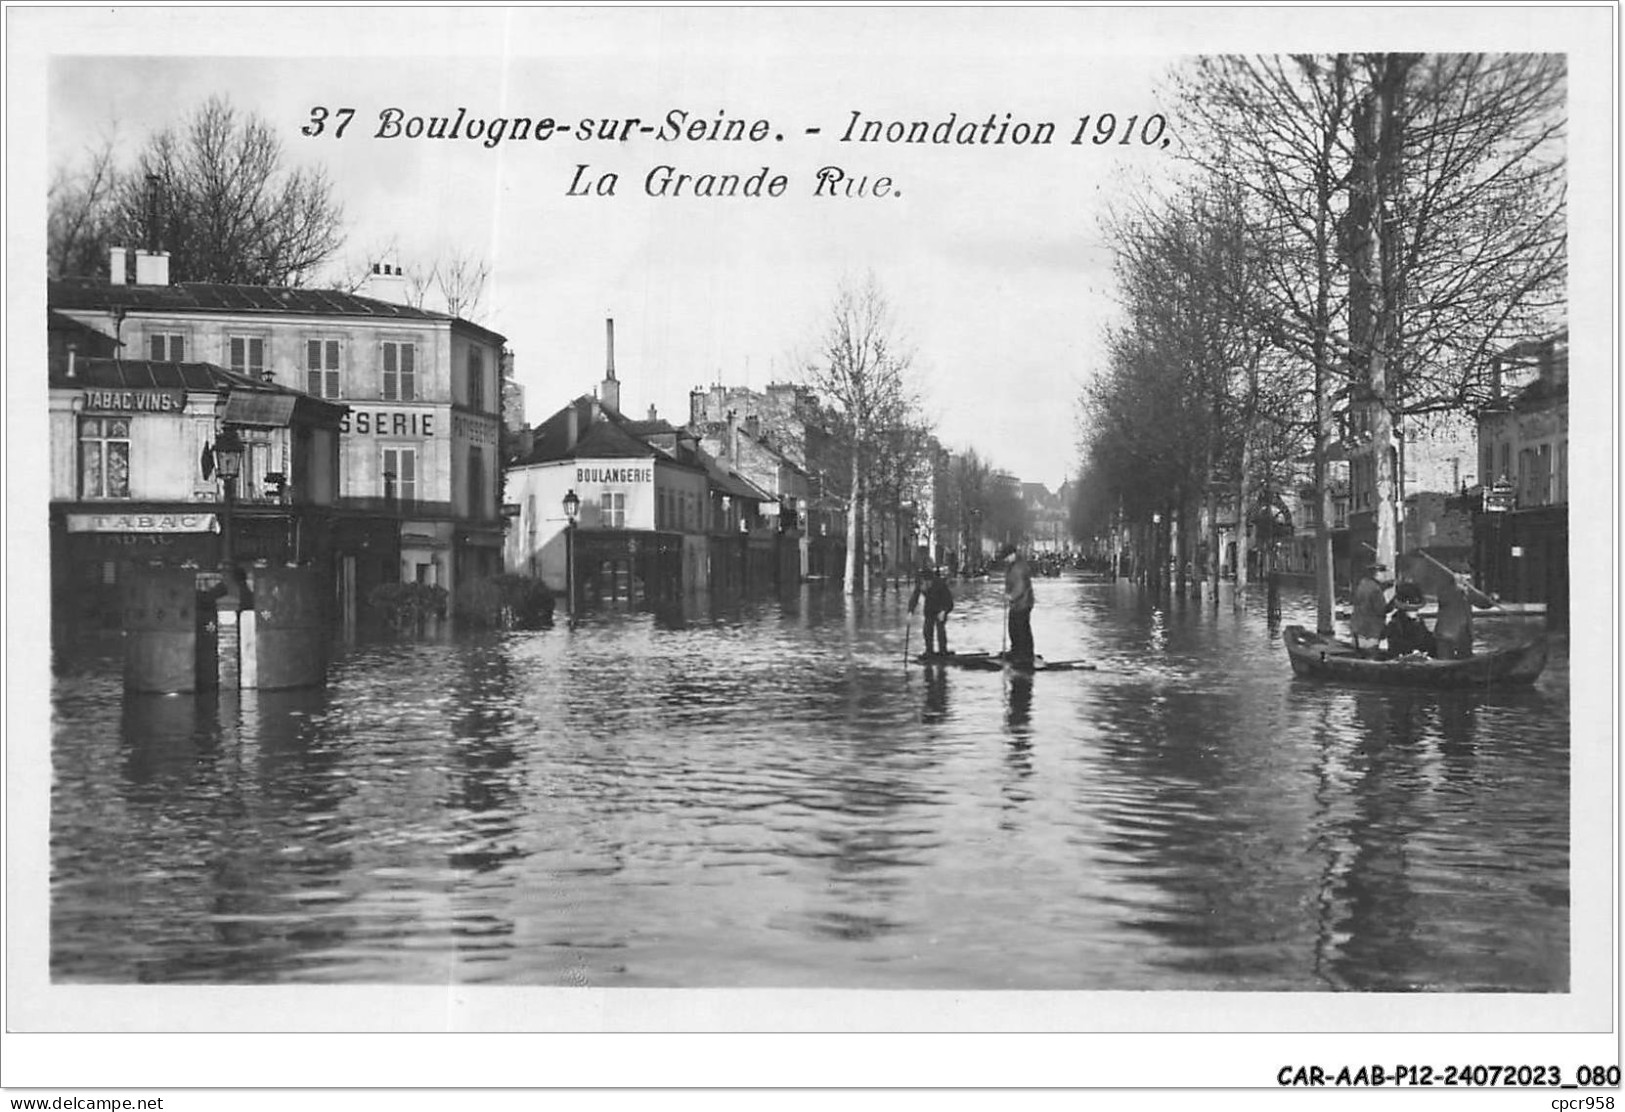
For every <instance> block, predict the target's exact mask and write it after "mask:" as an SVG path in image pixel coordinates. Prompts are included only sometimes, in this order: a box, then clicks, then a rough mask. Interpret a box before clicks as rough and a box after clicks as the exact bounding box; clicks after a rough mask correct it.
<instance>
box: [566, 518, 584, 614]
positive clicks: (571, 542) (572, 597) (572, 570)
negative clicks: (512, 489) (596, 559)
mask: <svg viewBox="0 0 1625 1112" xmlns="http://www.w3.org/2000/svg"><path fill="white" fill-rule="evenodd" d="M580 512H581V499H580V497H579V496H578V495H577V494H576V492H575V491H574V490H571V491H570V492H569V493H568V494H566V495H565V496H564V517H565V521H566V524H565V526H564V585H565V590H566V591H568V592H569V603H570V627H571V628H572V629H574V628H575V624H576V566H575V565H576V514H578V513H580Z"/></svg>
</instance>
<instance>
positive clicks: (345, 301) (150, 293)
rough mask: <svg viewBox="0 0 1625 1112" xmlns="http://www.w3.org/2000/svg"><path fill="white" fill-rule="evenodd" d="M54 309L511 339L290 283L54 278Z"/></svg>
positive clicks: (445, 317) (422, 312)
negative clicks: (423, 327) (373, 325)
mask: <svg viewBox="0 0 1625 1112" xmlns="http://www.w3.org/2000/svg"><path fill="white" fill-rule="evenodd" d="M46 300H47V304H48V305H49V307H50V308H52V309H67V310H72V309H78V310H81V311H93V312H108V311H111V310H115V309H133V310H139V311H143V312H154V313H164V312H169V313H277V314H286V315H289V316H327V317H332V316H340V317H372V318H382V319H388V320H410V321H457V322H458V323H460V324H462V325H464V326H466V327H468V328H473V329H476V330H477V331H480V332H483V333H485V334H486V335H487V336H488V337H491V338H493V339H495V340H496V341H498V342H504V341H505V340H506V337H504V336H502V335H501V334H499V333H496V332H492V331H491V330H490V329H488V328H483V327H481V326H480V325H477V324H474V323H473V322H471V321H465V320H462V319H461V318H459V317H453V316H451V315H449V314H447V313H437V312H434V311H433V310H430V309H414V308H413V307H412V306H410V305H397V304H395V303H393V302H390V301H379V300H377V299H376V298H371V297H363V296H361V295H360V294H354V293H344V292H342V291H340V290H315V289H295V288H293V287H291V286H237V285H227V284H224V283H218V282H177V283H175V284H173V285H169V286H135V285H122V286H121V285H114V284H113V283H111V282H105V281H101V280H99V279H95V278H57V279H52V280H51V282H50V283H49V285H48V287H47V290H46Z"/></svg>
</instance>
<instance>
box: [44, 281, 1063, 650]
mask: <svg viewBox="0 0 1625 1112" xmlns="http://www.w3.org/2000/svg"><path fill="white" fill-rule="evenodd" d="M109 263H110V266H109V271H110V274H109V278H108V279H100V278H96V279H80V278H75V279H62V280H53V281H51V282H50V284H49V289H48V310H49V320H48V332H49V351H48V363H49V366H48V381H49V440H50V513H51V529H50V537H51V554H50V559H51V570H52V589H53V594H54V600H53V601H54V607H53V614H54V616H55V620H56V621H57V622H58V623H59V624H60V625H62V626H65V627H70V628H71V627H92V628H94V627H102V628H106V627H112V626H116V625H118V624H119V621H120V611H119V607H120V580H121V568H123V567H125V566H127V565H128V563H129V562H130V561H142V562H158V563H166V564H174V565H183V566H196V567H198V568H200V569H212V568H215V567H216V566H217V565H218V564H219V562H220V560H221V559H222V556H223V555H224V548H225V543H226V541H227V538H228V535H229V544H230V551H231V554H232V556H233V557H234V558H235V559H236V560H238V561H263V562H266V563H268V564H303V565H309V566H314V567H317V568H320V569H323V570H324V571H326V572H328V573H329V574H330V575H331V579H332V583H333V604H334V610H335V621H338V622H342V623H345V624H355V623H358V622H362V621H364V620H365V618H366V615H367V605H366V604H367V599H368V598H369V596H370V595H371V594H372V593H373V592H374V591H376V590H377V588H379V587H380V586H381V585H384V584H391V583H398V582H402V581H407V582H416V583H421V584H425V585H428V586H433V587H441V588H444V589H445V590H446V592H447V595H448V607H449V609H450V610H451V611H452V612H453V613H455V610H456V607H457V605H458V595H459V591H460V589H461V588H463V587H465V586H467V585H469V584H471V583H473V582H476V581H478V580H481V579H485V578H488V577H491V576H495V575H498V574H501V573H503V572H509V573H516V574H521V575H529V576H534V577H537V578H540V579H542V580H544V581H546V582H547V583H548V585H549V586H550V587H552V588H554V589H555V590H557V591H559V592H561V593H563V592H566V591H567V590H568V589H569V588H570V586H571V584H574V587H575V590H576V591H577V592H579V595H580V597H581V601H582V602H583V603H591V602H594V601H597V602H600V603H602V602H607V601H615V602H625V603H630V604H636V603H640V602H643V601H647V600H649V599H651V598H659V597H662V596H667V595H672V594H675V593H678V592H684V591H690V590H696V589H705V588H710V589H720V590H736V589H751V588H765V587H768V586H774V585H779V586H782V585H784V584H787V583H795V582H798V581H801V580H805V579H810V578H819V577H827V578H838V577H839V576H841V575H842V573H843V568H844V560H845V548H846V534H847V527H848V523H847V516H846V504H845V501H844V500H843V499H841V498H839V497H836V496H835V493H834V492H835V491H837V490H840V489H844V488H842V487H841V486H840V483H839V482H838V481H832V479H833V478H834V477H836V476H839V475H840V474H841V471H840V469H841V467H842V466H844V461H843V460H842V459H841V458H840V455H839V453H838V452H837V451H836V448H835V444H834V439H833V437H832V435H831V433H830V431H829V430H828V428H827V427H826V424H827V423H826V421H825V419H824V416H823V410H822V409H821V408H820V407H819V405H818V400H817V398H815V397H814V396H813V395H811V394H810V393H809V392H808V391H807V390H806V389H805V388H804V387H800V386H795V385H787V384H776V385H771V386H768V387H767V388H766V389H765V390H762V391H751V390H747V389H740V388H727V387H722V386H713V387H710V388H708V389H696V390H695V391H694V392H693V393H692V394H691V396H690V399H689V401H690V405H689V413H688V414H687V415H686V421H685V423H683V424H681V425H673V424H671V423H669V422H667V421H665V420H663V419H661V418H660V417H659V416H658V415H657V414H656V413H655V412H654V410H653V409H651V410H650V411H649V412H648V414H647V416H645V417H643V418H640V419H634V418H633V417H631V416H629V415H628V414H626V413H624V412H623V411H622V408H621V397H620V390H621V383H620V380H619V378H618V376H617V372H616V369H615V363H614V324H613V322H608V324H607V325H606V345H605V346H606V367H605V372H604V378H603V380H602V381H601V382H600V383H599V384H598V385H597V387H596V388H595V389H594V390H593V391H592V392H590V393H587V394H583V395H581V396H579V397H577V398H575V399H573V400H571V401H569V402H567V403H566V404H564V405H562V406H561V407H560V408H559V409H558V410H556V411H555V412H554V413H552V414H551V415H550V416H548V417H546V418H545V419H544V420H542V421H541V422H539V423H537V424H535V425H527V424H526V423H525V420H524V413H523V410H524V401H523V391H522V390H521V389H520V388H519V386H518V385H517V383H516V382H515V381H514V375H513V356H512V354H511V353H510V352H509V351H508V350H507V348H506V339H505V337H503V336H502V335H500V334H498V333H496V332H493V331H491V330H489V329H487V328H483V327H481V326H479V325H476V324H473V323H471V322H469V321H466V320H462V319H459V318H457V317H454V316H450V315H447V314H444V313H437V312H434V311H431V310H427V309H419V308H413V307H411V306H409V305H407V304H405V301H406V296H405V286H404V279H403V278H402V277H401V276H400V273H399V271H398V270H397V269H396V268H394V267H391V266H378V267H375V268H374V273H373V274H372V275H370V276H369V278H368V281H367V283H366V284H365V285H363V286H362V287H361V288H359V289H358V290H357V291H356V292H354V293H345V292H338V291H333V290H306V289H291V288H281V287H259V286H237V285H221V284H212V283H193V282H183V283H172V282H170V281H169V275H168V257H167V256H166V255H165V254H163V253H162V252H156V251H139V252H126V251H124V250H122V249H115V250H114V251H113V252H112V255H111V258H110V259H109ZM132 264H133V269H134V273H133V275H132V274H131V272H130V269H131V266H132ZM132 278H133V280H132ZM228 431H229V433H230V434H231V435H232V436H234V437H235V438H236V441H240V443H241V447H242V455H241V460H242V464H241V473H240V475H238V476H237V477H236V478H235V479H234V480H233V481H232V482H231V483H230V484H229V485H228V483H227V481H226V480H225V479H224V478H223V477H222V475H221V473H220V470H219V468H218V467H217V466H216V465H215V464H216V459H217V455H216V453H217V449H218V448H219V446H220V442H221V441H220V438H221V437H222V434H224V433H227V432H228ZM947 459H948V457H947V455H946V453H943V452H941V451H940V449H936V450H933V452H932V453H931V454H930V459H929V462H928V463H927V464H926V465H925V466H924V468H923V470H922V472H921V474H919V475H918V476H916V477H915V479H916V482H917V487H918V492H917V493H916V494H915V495H913V496H911V497H909V498H907V499H900V500H899V504H898V505H897V506H895V507H894V511H895V512H893V513H891V514H890V515H888V516H887V517H886V519H885V524H884V527H883V528H881V527H877V528H876V529H874V530H872V532H874V533H875V535H874V536H872V537H871V538H870V548H871V551H870V552H869V553H866V558H877V559H883V560H884V561H885V562H886V563H887V564H888V566H889V567H890V568H891V569H892V570H895V569H897V568H900V567H906V566H908V565H910V564H912V563H913V562H914V561H915V559H916V558H918V557H919V556H921V555H924V556H932V557H934V556H935V554H937V553H938V552H939V551H940V549H941V547H942V545H941V539H940V538H938V536H937V530H936V519H937V516H938V515H937V512H936V498H935V497H934V495H933V493H932V492H933V491H935V490H936V489H937V488H939V487H940V486H941V482H940V474H938V473H937V472H939V471H940V469H941V468H942V467H945V466H946V464H947ZM567 497H568V501H567ZM1051 497H1052V496H1049V495H1048V492H1047V491H1046V492H1044V499H1045V501H1044V504H1043V506H1042V507H1041V508H1040V509H1041V515H1040V516H1042V515H1050V516H1043V521H1044V529H1045V530H1046V532H1045V534H1044V538H1045V542H1046V543H1059V540H1058V539H1059V537H1060V533H1061V531H1060V527H1059V526H1058V525H1057V524H1056V523H1055V522H1054V521H1052V520H1050V517H1052V516H1053V513H1054V511H1055V507H1054V506H1053V505H1052V504H1051V501H1050V499H1051Z"/></svg>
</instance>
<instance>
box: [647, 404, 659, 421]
mask: <svg viewBox="0 0 1625 1112" xmlns="http://www.w3.org/2000/svg"><path fill="white" fill-rule="evenodd" d="M658 420H660V416H659V414H657V413H656V412H655V407H654V406H652V405H651V406H650V407H649V423H650V424H653V423H654V422H656V421H658Z"/></svg>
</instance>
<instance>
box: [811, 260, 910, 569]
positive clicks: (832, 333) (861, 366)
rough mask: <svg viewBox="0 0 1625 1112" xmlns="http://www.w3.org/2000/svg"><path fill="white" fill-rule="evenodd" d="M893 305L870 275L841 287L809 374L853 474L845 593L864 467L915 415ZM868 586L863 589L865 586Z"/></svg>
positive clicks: (855, 550)
mask: <svg viewBox="0 0 1625 1112" xmlns="http://www.w3.org/2000/svg"><path fill="white" fill-rule="evenodd" d="M895 329H896V325H895V323H894V321H893V320H892V313H891V306H890V304H889V303H888V302H887V300H886V296H885V294H884V293H883V292H882V291H881V289H880V285H879V282H878V281H877V280H876V279H875V276H874V274H873V273H870V274H869V275H867V276H866V277H865V278H864V280H863V281H862V282H861V283H859V284H856V285H854V284H852V283H850V282H844V283H842V285H841V287H840V289H839V291H838V292H837V293H836V295H835V300H834V302H833V304H832V305H831V306H830V311H829V317H828V320H827V322H826V324H825V325H824V328H823V330H822V333H821V335H820V337H819V342H818V347H819V358H818V359H817V361H815V362H813V363H812V365H811V366H809V367H808V368H807V374H808V378H809V381H810V384H811V385H812V386H813V388H814V389H815V390H817V392H818V393H819V394H821V395H822V396H823V397H825V398H826V399H828V401H829V402H830V404H831V405H833V406H834V408H835V409H836V411H837V413H838V414H839V416H840V418H841V424H842V426H843V431H844V433H845V440H846V443H847V454H848V457H849V458H850V460H851V464H852V473H851V480H850V490H849V491H848V498H847V519H846V520H847V535H846V575H845V579H844V583H843V588H842V589H843V590H844V591H845V592H846V593H847V594H852V593H853V592H855V591H856V590H857V589H858V574H859V569H860V567H861V568H862V569H863V573H864V575H865V578H867V571H868V562H867V561H861V562H860V560H859V553H860V552H861V551H862V548H861V547H860V546H861V545H863V544H864V543H865V540H866V538H864V537H863V536H862V531H861V527H862V525H863V523H864V522H865V519H866V515H865V499H866V497H867V482H868V478H869V471H870V465H871V464H872V462H873V460H874V458H875V456H876V453H877V451H878V448H879V446H880V444H881V443H882V442H883V440H884V438H885V436H886V434H887V433H888V432H889V431H890V430H892V429H893V428H895V427H897V426H898V425H899V424H900V423H901V422H902V421H903V420H904V418H905V417H906V416H907V415H908V414H910V413H912V412H914V411H916V410H917V408H918V405H917V403H916V401H915V398H914V395H913V392H912V390H911V389H910V387H909V384H908V381H907V378H906V372H907V370H908V367H909V363H910V361H911V356H910V355H909V354H908V353H907V352H905V351H903V350H901V349H900V348H899V347H898V344H897V341H896V338H895ZM865 586H867V583H865Z"/></svg>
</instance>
